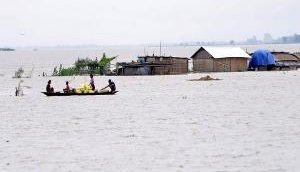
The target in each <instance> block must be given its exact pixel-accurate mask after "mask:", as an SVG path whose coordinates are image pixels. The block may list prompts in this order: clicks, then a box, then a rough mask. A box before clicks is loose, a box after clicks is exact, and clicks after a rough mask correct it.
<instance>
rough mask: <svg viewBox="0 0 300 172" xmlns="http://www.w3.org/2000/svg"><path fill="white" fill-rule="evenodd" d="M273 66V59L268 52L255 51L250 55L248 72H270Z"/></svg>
mask: <svg viewBox="0 0 300 172" xmlns="http://www.w3.org/2000/svg"><path fill="white" fill-rule="evenodd" d="M274 66H275V58H274V56H273V54H272V53H271V52H270V51H268V50H257V51H255V52H254V53H253V54H252V55H251V60H250V63H249V70H271V69H272V68H273V67H274Z"/></svg>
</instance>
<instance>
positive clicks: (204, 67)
mask: <svg viewBox="0 0 300 172" xmlns="http://www.w3.org/2000/svg"><path fill="white" fill-rule="evenodd" d="M191 58H192V59H193V70H194V71H195V72H240V71H246V70H247V64H248V59H249V58H250V56H249V55H248V54H247V53H246V52H245V51H244V50H243V49H241V48H240V47H210V46H204V47H201V48H200V49H199V50H198V51H197V52H195V53H194V54H193V55H192V57H191Z"/></svg>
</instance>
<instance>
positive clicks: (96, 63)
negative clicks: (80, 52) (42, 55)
mask: <svg viewBox="0 0 300 172" xmlns="http://www.w3.org/2000/svg"><path fill="white" fill-rule="evenodd" d="M115 58H116V57H106V55H105V53H103V56H102V58H101V59H100V60H97V59H95V60H92V59H89V58H78V59H77V60H76V61H75V63H74V65H73V66H71V67H63V66H62V65H60V66H59V67H57V66H55V67H54V69H53V73H52V76H73V75H86V74H90V73H92V74H98V75H105V74H110V73H112V72H111V70H110V65H111V61H112V60H114V59H115Z"/></svg>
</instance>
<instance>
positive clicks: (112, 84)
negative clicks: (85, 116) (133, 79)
mask: <svg viewBox="0 0 300 172" xmlns="http://www.w3.org/2000/svg"><path fill="white" fill-rule="evenodd" d="M108 87H109V88H110V92H111V93H113V92H115V91H116V85H115V83H114V82H113V81H112V80H110V79H109V80H108V86H106V87H104V88H102V89H101V90H104V89H105V88H108Z"/></svg>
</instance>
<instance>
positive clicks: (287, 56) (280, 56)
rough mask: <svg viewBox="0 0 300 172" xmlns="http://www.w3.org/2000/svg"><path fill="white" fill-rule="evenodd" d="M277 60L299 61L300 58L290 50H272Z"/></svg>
mask: <svg viewBox="0 0 300 172" xmlns="http://www.w3.org/2000/svg"><path fill="white" fill-rule="evenodd" d="M272 54H273V55H274V56H275V59H276V61H299V60H300V59H299V58H298V57H297V56H296V55H295V54H291V53H289V52H272Z"/></svg>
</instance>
